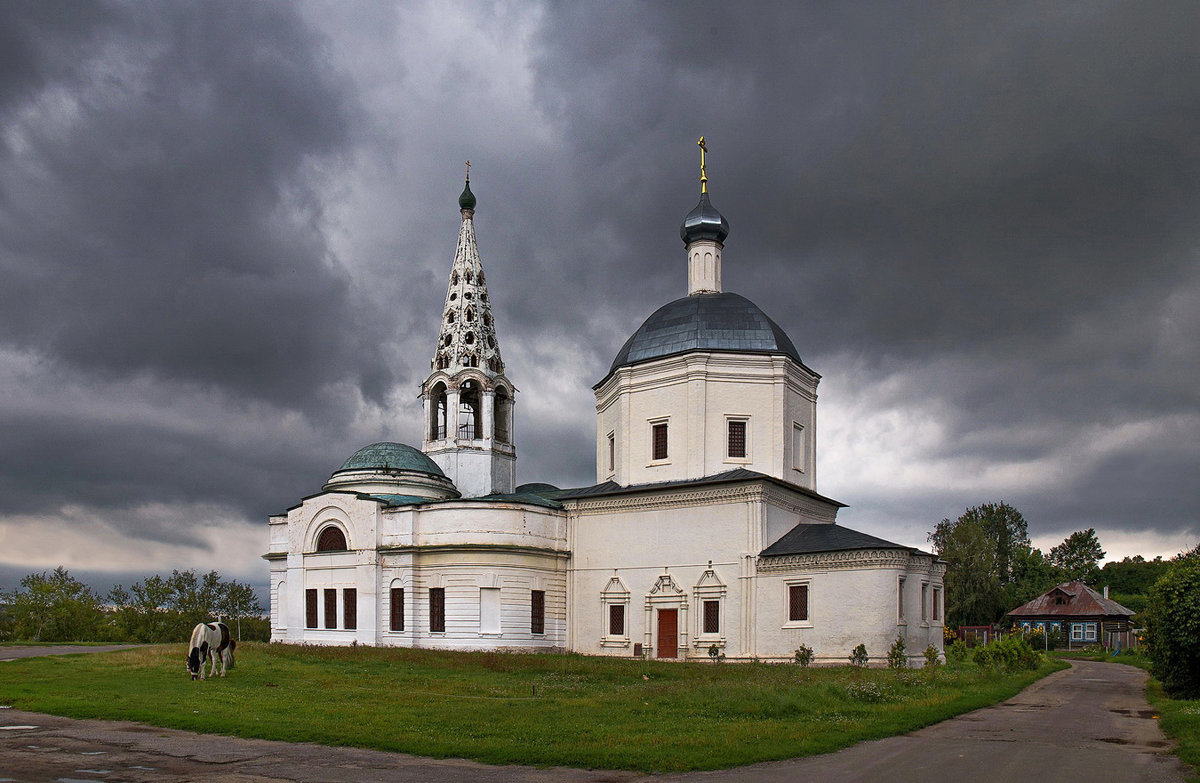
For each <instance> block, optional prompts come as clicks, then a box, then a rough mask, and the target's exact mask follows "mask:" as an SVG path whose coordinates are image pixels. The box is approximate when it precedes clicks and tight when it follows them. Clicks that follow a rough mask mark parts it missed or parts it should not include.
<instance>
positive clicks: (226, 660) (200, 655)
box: [187, 622, 237, 680]
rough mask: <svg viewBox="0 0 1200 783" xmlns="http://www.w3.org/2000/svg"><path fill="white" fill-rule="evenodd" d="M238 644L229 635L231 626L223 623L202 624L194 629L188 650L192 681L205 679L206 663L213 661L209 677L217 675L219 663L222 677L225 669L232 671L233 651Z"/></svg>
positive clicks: (188, 664)
mask: <svg viewBox="0 0 1200 783" xmlns="http://www.w3.org/2000/svg"><path fill="white" fill-rule="evenodd" d="M236 647H237V642H236V641H234V640H233V638H232V637H230V635H229V626H227V625H225V623H222V622H215V623H200V624H199V625H197V626H196V627H195V628H193V629H192V641H191V645H190V647H189V649H188V657H187V670H188V673H189V674H191V675H192V679H193V680H195V679H196V678H197V677H199V678H200V679H202V680H203V679H204V663H205V661H208V660H210V659H211V660H212V669H211V670H210V671H209V673H208V675H209V676H210V677H211V676H213V675H215V674H216V673H217V661H218V660H219V661H220V662H221V676H222V677H224V676H225V669H226V668H229V669H232V668H233V666H234V663H233V651H234V648H236Z"/></svg>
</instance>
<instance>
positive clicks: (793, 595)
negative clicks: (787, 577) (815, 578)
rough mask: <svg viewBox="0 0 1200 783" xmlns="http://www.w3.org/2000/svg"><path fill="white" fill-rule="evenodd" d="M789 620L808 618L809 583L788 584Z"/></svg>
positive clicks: (796, 620) (795, 620)
mask: <svg viewBox="0 0 1200 783" xmlns="http://www.w3.org/2000/svg"><path fill="white" fill-rule="evenodd" d="M788 620H789V621H790V622H798V621H805V620H808V585H788Z"/></svg>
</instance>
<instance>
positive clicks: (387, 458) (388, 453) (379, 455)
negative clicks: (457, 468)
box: [338, 441, 446, 476]
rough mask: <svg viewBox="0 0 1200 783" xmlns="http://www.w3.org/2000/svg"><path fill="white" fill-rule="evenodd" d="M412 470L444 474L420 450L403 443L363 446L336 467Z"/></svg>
mask: <svg viewBox="0 0 1200 783" xmlns="http://www.w3.org/2000/svg"><path fill="white" fill-rule="evenodd" d="M372 469H388V470H412V471H416V472H418V473H430V474H432V475H434V476H445V475H446V474H445V473H442V469H441V468H439V467H438V466H437V463H436V462H434V461H433V460H431V459H430V458H429V457H427V456H426V455H425V454H424V453H422V452H421V451H418V450H417V449H414V448H413V447H412V446H406V445H404V444H403V443H390V442H388V441H384V442H383V443H372V444H371V445H370V446H363V447H362V448H361V449H359V450H358V451H356V452H354V454H352V455H351V456H350V459H348V460H346V461H345V462H344V463H342V466H341V467H340V468H338V470H339V471H343V470H372Z"/></svg>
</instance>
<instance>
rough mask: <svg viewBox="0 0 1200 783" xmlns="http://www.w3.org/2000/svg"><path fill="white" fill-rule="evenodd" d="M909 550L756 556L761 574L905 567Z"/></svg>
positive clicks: (859, 550)
mask: <svg viewBox="0 0 1200 783" xmlns="http://www.w3.org/2000/svg"><path fill="white" fill-rule="evenodd" d="M911 564H912V553H910V552H908V551H906V550H903V549H850V550H842V551H839V552H813V553H811V554H803V555H783V556H780V557H760V558H758V571H759V572H760V573H775V572H780V571H837V570H842V569H850V568H908V567H909V566H911Z"/></svg>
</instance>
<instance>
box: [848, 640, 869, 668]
mask: <svg viewBox="0 0 1200 783" xmlns="http://www.w3.org/2000/svg"><path fill="white" fill-rule="evenodd" d="M868 660H869V656H868V655H867V646H866V645H865V644H860V645H858V646H857V647H855V648H854V649H853V650H851V651H850V665H851V666H866V665H867V661H868Z"/></svg>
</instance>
